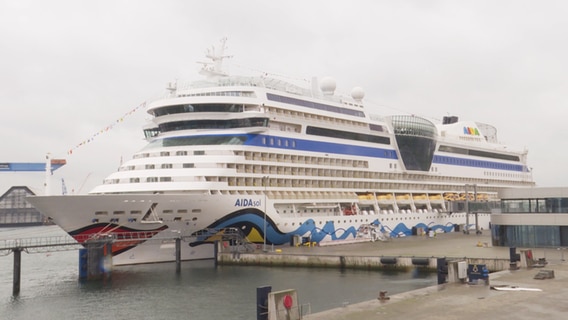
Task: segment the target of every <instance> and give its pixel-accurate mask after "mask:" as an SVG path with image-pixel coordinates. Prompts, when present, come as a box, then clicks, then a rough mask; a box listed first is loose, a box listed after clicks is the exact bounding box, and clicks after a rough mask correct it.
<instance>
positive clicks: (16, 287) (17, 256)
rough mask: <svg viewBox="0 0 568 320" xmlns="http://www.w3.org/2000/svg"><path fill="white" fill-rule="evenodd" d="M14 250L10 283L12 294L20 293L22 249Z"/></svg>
mask: <svg viewBox="0 0 568 320" xmlns="http://www.w3.org/2000/svg"><path fill="white" fill-rule="evenodd" d="M12 252H14V278H13V285H12V295H14V296H17V295H19V294H20V275H21V269H22V268H21V267H22V249H20V248H16V249H14V250H13V251H12Z"/></svg>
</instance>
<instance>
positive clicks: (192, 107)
mask: <svg viewBox="0 0 568 320" xmlns="http://www.w3.org/2000/svg"><path fill="white" fill-rule="evenodd" d="M243 110H244V105H243V104H234V103H194V104H178V105H173V106H166V107H161V108H156V109H154V110H152V111H151V113H152V115H153V116H154V117H160V116H165V115H168V114H177V113H189V112H243Z"/></svg>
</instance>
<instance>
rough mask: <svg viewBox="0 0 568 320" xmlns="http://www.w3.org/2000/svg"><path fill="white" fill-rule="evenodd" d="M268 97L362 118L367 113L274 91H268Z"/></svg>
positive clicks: (273, 99) (272, 99)
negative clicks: (278, 93) (286, 95)
mask: <svg viewBox="0 0 568 320" xmlns="http://www.w3.org/2000/svg"><path fill="white" fill-rule="evenodd" d="M266 98H267V99H268V100H271V101H278V102H282V103H287V104H293V105H297V106H302V107H307V108H312V109H317V110H323V111H329V112H335V113H341V114H346V115H350V116H355V117H361V118H364V117H365V113H364V112H363V111H359V110H352V109H348V108H342V107H336V106H331V105H328V104H323V103H318V102H312V101H306V100H301V99H297V98H291V97H285V96H281V95H277V94H273V93H267V94H266Z"/></svg>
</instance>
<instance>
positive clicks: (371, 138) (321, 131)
mask: <svg viewBox="0 0 568 320" xmlns="http://www.w3.org/2000/svg"><path fill="white" fill-rule="evenodd" d="M306 133H307V134H312V135H316V136H322V137H330V138H337V139H348V140H354V141H363V142H372V143H379V144H386V145H390V138H389V137H383V136H375V135H370V134H364V133H357V132H350V131H342V130H335V129H328V128H319V127H312V126H308V127H307V128H306Z"/></svg>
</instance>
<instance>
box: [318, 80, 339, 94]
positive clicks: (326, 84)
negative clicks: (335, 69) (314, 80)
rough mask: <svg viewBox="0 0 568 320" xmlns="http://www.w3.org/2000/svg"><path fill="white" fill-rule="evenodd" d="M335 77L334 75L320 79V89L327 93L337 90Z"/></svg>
mask: <svg viewBox="0 0 568 320" xmlns="http://www.w3.org/2000/svg"><path fill="white" fill-rule="evenodd" d="M335 88H336V84H335V79H334V78H332V77H324V78H322V79H321V81H320V89H321V91H322V92H323V94H325V95H333V93H334V92H335Z"/></svg>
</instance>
